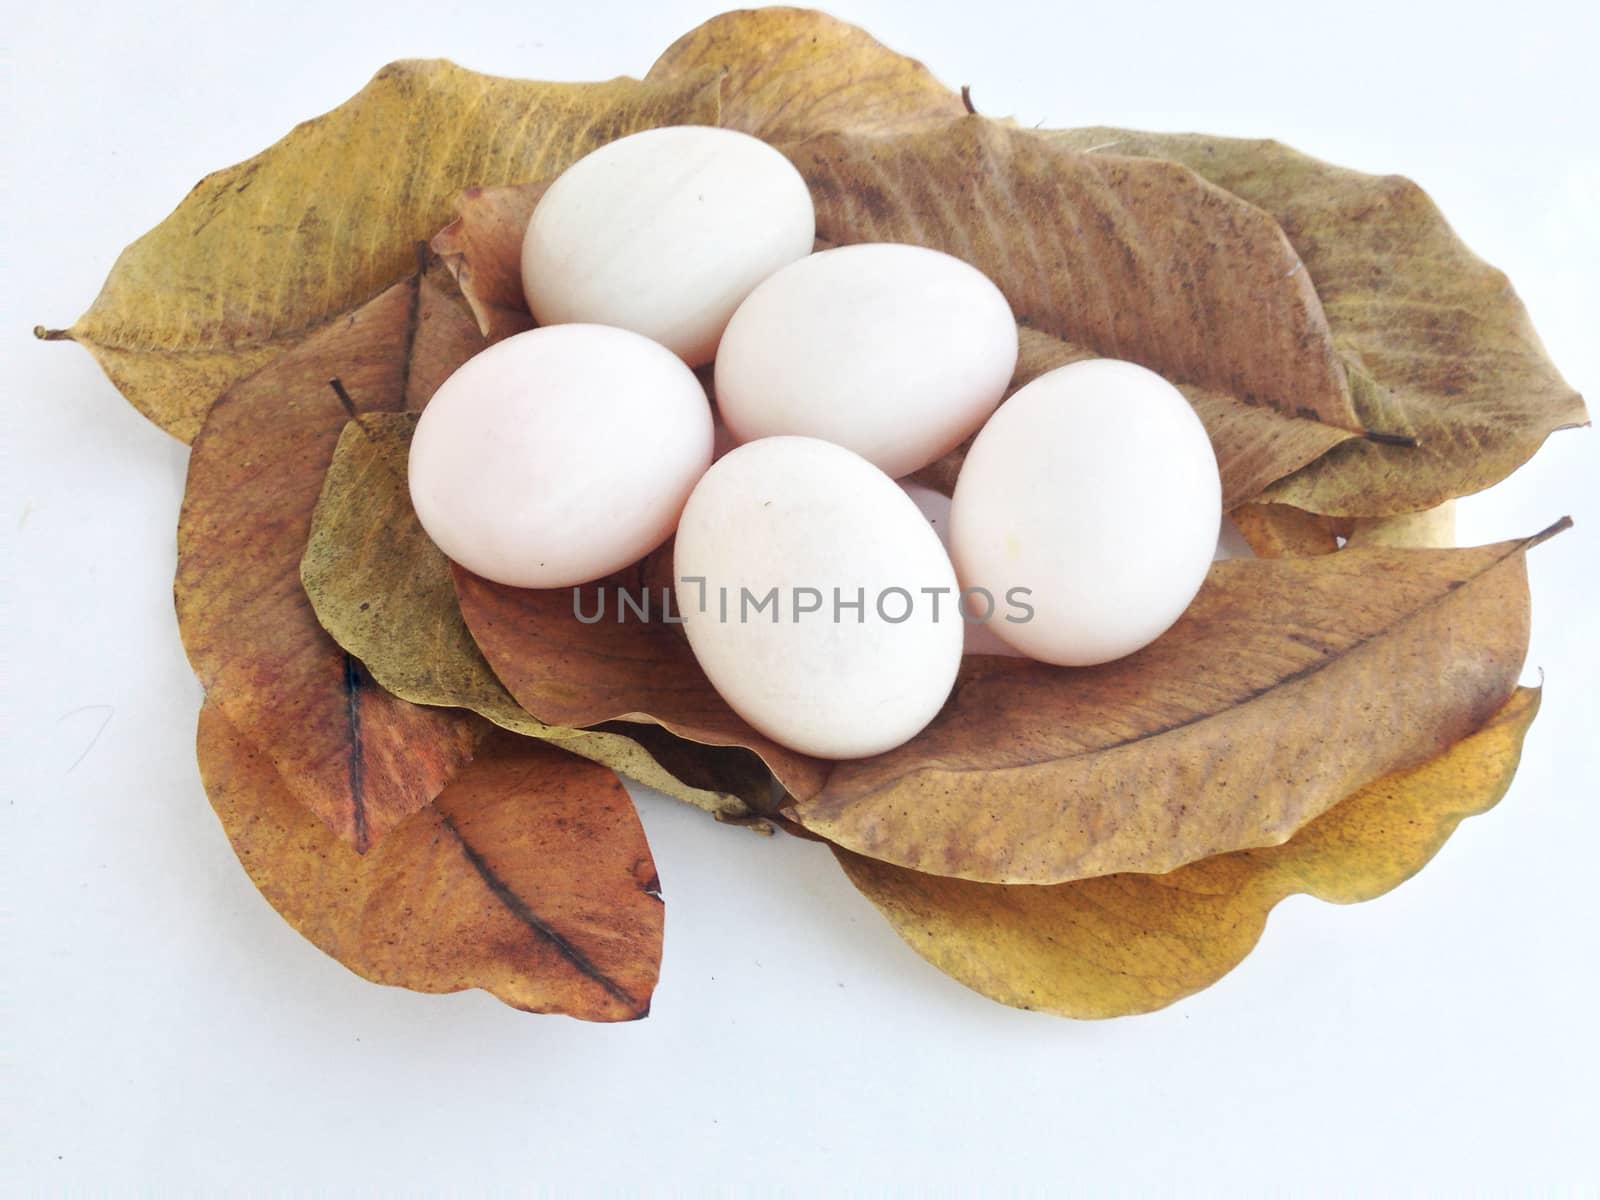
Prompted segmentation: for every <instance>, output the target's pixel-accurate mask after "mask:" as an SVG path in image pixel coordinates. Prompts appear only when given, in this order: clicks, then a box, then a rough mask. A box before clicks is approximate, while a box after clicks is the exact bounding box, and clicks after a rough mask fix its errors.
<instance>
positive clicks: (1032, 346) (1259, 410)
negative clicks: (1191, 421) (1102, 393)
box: [912, 326, 1349, 510]
mask: <svg viewBox="0 0 1600 1200" xmlns="http://www.w3.org/2000/svg"><path fill="white" fill-rule="evenodd" d="M1017 344H1018V351H1019V352H1018V355H1017V369H1016V372H1015V373H1014V374H1013V375H1012V378H1011V383H1010V385H1009V387H1008V388H1007V392H1006V394H1007V396H1008V397H1009V396H1010V394H1011V393H1012V392H1015V391H1016V390H1017V389H1018V388H1020V387H1024V386H1026V385H1027V384H1029V383H1031V382H1033V380H1035V379H1037V378H1038V377H1039V376H1040V375H1043V374H1044V373H1045V372H1046V371H1051V370H1054V369H1055V368H1057V367H1061V366H1066V365H1067V364H1068V363H1073V362H1079V361H1081V360H1083V359H1086V358H1094V357H1097V356H1096V355H1095V353H1094V352H1093V351H1092V350H1088V349H1086V348H1084V347H1082V346H1075V345H1073V344H1072V343H1070V342H1064V341H1062V340H1061V339H1060V338H1057V337H1053V336H1051V335H1050V334H1048V333H1044V332H1043V331H1041V330H1038V329H1030V328H1028V327H1027V326H1023V327H1021V328H1020V329H1019V330H1018V338H1017ZM1178 390H1179V391H1181V392H1182V393H1183V394H1184V396H1185V397H1186V398H1187V399H1188V401H1189V403H1190V404H1191V405H1193V406H1194V410H1195V413H1196V415H1197V416H1199V418H1200V422H1201V424H1203V425H1204V426H1205V427H1206V434H1207V436H1209V437H1210V439H1211V448H1212V450H1213V451H1214V452H1215V453H1216V456H1217V469H1218V471H1219V472H1220V474H1221V476H1222V505H1223V508H1224V510H1227V509H1232V508H1234V507H1235V506H1237V505H1240V504H1243V503H1244V502H1245V501H1247V500H1249V499H1250V498H1252V497H1254V496H1258V495H1260V494H1261V492H1262V490H1263V489H1265V488H1266V487H1267V485H1268V484H1270V483H1272V482H1273V481H1274V480H1277V479H1281V478H1283V477H1284V476H1285V475H1287V474H1289V473H1290V472H1291V471H1294V470H1297V469H1298V468H1300V467H1301V466H1304V465H1305V464H1306V463H1308V462H1310V461H1312V460H1313V459H1314V458H1316V457H1317V456H1319V455H1321V454H1323V453H1324V452H1326V451H1327V449H1328V448H1329V447H1330V446H1334V445H1337V444H1338V443H1339V442H1341V441H1343V440H1344V439H1345V438H1346V437H1347V436H1349V435H1347V434H1345V433H1344V432H1342V431H1341V430H1337V429H1333V428H1331V427H1330V426H1327V425H1324V424H1322V423H1321V422H1319V421H1308V420H1304V419H1302V418H1299V417H1293V416H1286V415H1284V414H1283V413H1280V412H1278V411H1276V410H1275V409H1271V408H1263V407H1260V406H1257V405H1254V404H1244V403H1241V402H1240V401H1238V400H1236V399H1235V398H1234V397H1233V396H1231V395H1229V394H1228V393H1226V392H1219V391H1216V390H1215V389H1212V388H1206V387H1200V386H1197V385H1195V384H1179V385H1178ZM976 436H977V435H976V434H974V435H973V437H976ZM972 442H973V438H968V439H967V440H966V441H965V442H963V443H962V444H961V445H959V446H957V447H956V448H955V449H954V450H952V451H951V452H950V453H949V454H947V455H945V456H944V457H943V458H941V459H939V460H938V461H937V462H934V463H930V464H929V465H928V466H926V467H924V468H923V469H922V470H920V471H918V472H917V473H916V474H915V475H914V476H912V478H914V479H915V480H916V481H917V482H918V483H923V484H926V485H927V486H928V487H931V488H934V489H936V490H938V491H941V492H944V493H945V494H946V495H949V494H951V493H952V492H954V491H955V486H956V477H957V476H958V475H959V474H960V473H961V464H962V463H963V462H965V461H966V457H967V451H968V450H969V449H970V448H971V446H972Z"/></svg>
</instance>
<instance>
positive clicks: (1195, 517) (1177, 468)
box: [950, 359, 1222, 666]
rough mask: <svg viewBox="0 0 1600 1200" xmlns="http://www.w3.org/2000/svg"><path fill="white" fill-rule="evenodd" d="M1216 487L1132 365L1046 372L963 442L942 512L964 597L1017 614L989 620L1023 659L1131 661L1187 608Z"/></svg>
mask: <svg viewBox="0 0 1600 1200" xmlns="http://www.w3.org/2000/svg"><path fill="white" fill-rule="evenodd" d="M1221 517H1222V488H1221V484H1220V481H1219V478H1218V475H1217V462H1216V458H1215V456H1214V454H1213V453H1212V449H1211V442H1210V440H1209V439H1208V438H1207V437H1206V431H1205V429H1204V427H1203V426H1202V425H1201V424H1200V421H1199V418H1197V417H1196V416H1195V414H1194V410H1193V409H1192V408H1191V407H1190V406H1189V402H1188V401H1187V400H1185V399H1184V397H1183V394H1182V393H1181V392H1179V391H1178V389H1177V388H1175V387H1173V386H1172V385H1171V384H1170V383H1168V382H1167V381H1166V380H1164V379H1163V378H1161V376H1159V375H1157V374H1155V373H1154V372H1153V371H1148V370H1146V369H1145V368H1144V367H1141V366H1138V365H1137V364H1135V363H1129V362H1119V361H1116V360H1113V359H1092V360H1089V361H1086V362H1079V363H1073V364H1071V365H1070V366H1065V367H1060V368H1058V369H1057V370H1054V371H1050V372H1048V373H1046V374H1044V375H1041V376H1040V377H1039V378H1038V379H1035V380H1034V381H1033V382H1032V383H1029V384H1028V385H1027V386H1026V387H1023V388H1021V389H1019V390H1018V391H1017V392H1016V393H1015V394H1014V395H1013V396H1012V397H1011V398H1010V399H1009V400H1007V401H1006V402H1005V403H1004V404H1003V405H1001V406H1000V408H999V410H998V411H997V412H996V413H995V414H994V416H993V417H992V418H990V420H989V423H988V424H987V425H985V426H984V428H983V431H982V432H981V433H979V434H978V436H977V438H976V439H975V440H974V441H973V444H972V448H971V450H970V451H969V452H968V454H967V458H966V461H965V463H964V464H963V465H962V468H961V473H960V475H959V476H958V477H957V480H956V488H955V495H954V496H953V498H952V501H951V508H950V550H951V556H952V558H953V559H954V561H955V564H956V571H957V574H958V575H959V576H960V578H961V582H962V584H963V586H965V587H982V588H984V589H985V590H987V591H988V592H990V593H991V594H993V595H994V596H996V597H1005V598H1008V599H1012V600H1016V601H1018V602H1020V603H1021V604H1025V605H1026V606H1028V607H1029V608H1031V610H1032V615H1031V616H1030V617H1029V618H1028V619H1027V620H1022V621H1017V622H1012V621H1007V620H1001V621H996V622H993V623H992V625H991V628H992V629H993V630H994V632H995V633H996V634H997V635H999V636H1000V637H1001V638H1003V639H1004V640H1005V641H1007V642H1009V643H1010V644H1011V645H1013V646H1015V647H1016V648H1017V649H1019V650H1021V651H1022V652H1023V653H1024V654H1026V655H1028V656H1029V657H1030V658H1035V659H1038V660H1040V661H1042V662H1048V663H1058V664H1062V665H1067V666H1086V665H1090V664H1093V663H1102V662H1108V661H1110V660H1111V659H1115V658H1121V657H1122V656H1123V655H1126V654H1132V653H1133V652H1134V651H1135V650H1138V649H1139V648H1140V647H1142V646H1145V645H1147V644H1149V643H1150V642H1152V641H1154V640H1155V639H1156V638H1157V637H1159V636H1160V635H1161V634H1162V633H1163V632H1165V631H1166V630H1167V629H1168V628H1169V627H1170V626H1171V625H1172V623H1173V622H1174V621H1176V620H1177V619H1178V618H1179V616H1181V615H1182V614H1183V610H1184V609H1185V608H1187V607H1188V605H1189V602H1190V601H1191V600H1193V599H1194V595H1195V592H1196V591H1198V590H1199V588H1200V584H1201V582H1202V581H1203V580H1204V579H1205V576H1206V571H1207V569H1208V568H1209V567H1210V565H1211V558H1212V554H1213V553H1214V552H1215V550H1216V547H1217V535H1218V529H1219V527H1220V522H1221Z"/></svg>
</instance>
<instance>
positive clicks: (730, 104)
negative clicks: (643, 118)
mask: <svg viewBox="0 0 1600 1200" xmlns="http://www.w3.org/2000/svg"><path fill="white" fill-rule="evenodd" d="M708 72H711V73H716V74H720V75H721V76H722V124H723V125H725V126H727V127H728V128H730V129H738V130H742V131H743V132H745V133H750V134H754V135H755V136H756V137H759V138H763V139H765V140H766V141H769V142H783V141H792V140H795V139H798V138H803V137H806V136H808V135H810V134H813V133H818V132H821V131H824V130H838V131H848V132H852V133H890V132H896V131H901V130H907V129H925V128H929V127H932V126H936V125H940V124H943V123H944V122H945V121H948V120H949V119H951V118H952V117H959V116H961V115H962V114H963V113H964V112H965V111H966V107H965V105H964V104H963V103H962V100H961V97H960V96H958V95H957V94H956V93H955V92H952V91H951V90H950V89H949V88H947V87H945V86H944V85H943V84H942V83H940V82H939V81H938V80H937V79H935V78H934V77H933V75H932V74H931V73H930V72H929V70H928V68H927V67H925V66H923V65H922V64H921V63H920V62H917V61H916V60H915V59H911V58H906V57H905V56H904V55H901V54H896V53H895V52H894V51H893V50H890V49H889V48H888V47H886V46H884V45H883V44H882V43H881V42H879V41H877V40H876V39H874V38H873V37H872V36H871V35H870V34H868V33H867V32H866V31H865V30H863V29H858V28H857V27H856V26H854V25H847V24H845V22H843V21H839V20H836V19H835V18H833V17H830V16H828V15H827V14H826V13H821V12H817V11H815V10H813V9H805V8H757V9H745V10H742V11H738V12H728V13H723V14H722V15H721V16H717V17H712V18H711V20H709V21H707V22H706V23H705V24H704V25H701V26H700V27H699V28H698V29H695V30H693V31H691V32H689V33H687V34H685V35H684V36H683V37H681V38H679V39H678V40H677V41H676V42H674V43H673V44H672V45H671V46H669V47H668V48H667V50H666V52H665V53H664V54H662V56H661V57H660V58H659V59H657V60H656V63H655V65H654V66H653V67H651V68H650V71H649V73H648V74H647V75H646V76H645V81H646V82H656V83H662V84H666V83H672V82H680V83H687V82H690V81H693V80H696V79H699V78H702V77H703V76H704V75H705V74H706V73H708Z"/></svg>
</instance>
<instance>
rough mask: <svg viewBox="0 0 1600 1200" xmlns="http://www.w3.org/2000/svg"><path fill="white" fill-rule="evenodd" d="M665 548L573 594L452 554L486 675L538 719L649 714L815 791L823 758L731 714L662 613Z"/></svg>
mask: <svg viewBox="0 0 1600 1200" xmlns="http://www.w3.org/2000/svg"><path fill="white" fill-rule="evenodd" d="M671 553H672V548H671V545H670V543H669V544H668V545H667V546H666V547H664V548H663V549H662V550H659V551H657V552H656V553H655V554H653V555H651V556H650V557H649V558H647V559H646V560H645V561H644V562H643V563H639V564H635V565H634V566H633V567H630V568H628V569H627V570H625V571H622V572H620V573H618V574H616V575H613V576H611V577H609V578H607V579H604V580H601V581H600V582H598V583H595V584H587V585H585V586H584V587H583V588H582V589H578V591H577V598H576V599H575V597H574V590H573V589H552V590H535V589H528V588H512V587H506V586H505V585H503V584H498V583H492V582H491V581H489V580H487V579H483V578H481V577H480V576H477V575H474V574H473V573H472V572H470V571H468V570H465V569H464V568H462V567H461V566H459V565H454V564H452V567H453V571H454V575H455V586H456V597H457V599H458V600H459V602H460V605H461V615H462V616H463V617H464V618H465V619H466V622H467V628H468V629H469V630H470V631H471V633H472V637H473V640H474V641H476V642H477V644H478V646H479V647H480V648H481V649H482V651H483V655H484V657H485V658H486V659H488V661H489V666H490V667H491V668H492V669H493V671H494V673H495V675H497V676H498V677H499V678H500V680H501V682H503V683H504V684H505V686H506V688H507V689H508V690H509V691H510V692H511V694H512V696H514V697H515V698H516V701H517V703H518V704H520V705H521V706H522V707H523V708H525V709H527V710H528V711H529V712H531V713H533V714H534V715H535V716H536V717H538V718H539V719H540V720H542V721H547V722H549V723H550V724H552V725H571V726H588V725H599V724H602V723H604V722H608V721H630V722H640V723H652V724H658V725H660V726H662V727H663V728H664V729H666V730H668V731H669V732H671V733H674V734H676V735H677V736H679V737H681V738H687V739H688V740H689V741H691V742H700V743H703V744H705V745H708V746H740V747H744V748H745V749H747V750H751V751H753V752H754V753H755V754H757V755H758V756H759V757H760V758H761V760H762V761H763V762H765V763H766V764H767V766H768V767H770V768H771V769H772V771H773V773H774V774H776V775H777V776H778V778H779V779H780V780H781V781H782V782H783V784H784V785H785V786H786V787H788V788H789V789H790V790H791V791H793V790H795V789H800V790H802V791H806V792H811V791H815V790H816V789H817V788H819V787H820V786H821V783H822V780H823V779H824V778H825V776H826V774H827V769H828V764H827V763H824V762H821V761H820V760H818V759H814V758H809V757H807V756H806V755H803V754H797V753H795V752H794V751H793V750H788V749H785V748H784V747H782V746H779V745H778V744H777V743H776V742H773V741H771V740H769V739H768V738H765V737H763V736H762V735H761V734H759V733H757V732H756V731H755V730H754V729H752V728H750V726H749V725H747V724H746V723H745V722H744V721H743V720H741V719H740V718H739V717H738V716H737V715H735V713H734V712H733V710H732V709H730V708H729V707H728V705H727V703H726V702H725V701H724V700H723V699H722V697H721V696H719V695H717V692H716V689H714V688H713V687H712V686H711V683H710V681H709V680H707V679H706V677H705V674H704V673H703V672H702V671H701V670H700V664H699V663H697V662H695V659H694V653H693V652H692V651H691V650H690V649H689V642H688V639H687V638H685V637H684V636H683V633H682V630H681V629H680V628H679V626H678V625H676V624H672V623H669V622H667V621H663V620H662V619H661V613H662V608H661V605H662V603H663V596H664V595H665V594H666V592H667V591H670V589H671V581H670V564H671ZM619 590H621V591H625V592H626V593H627V594H628V595H629V596H630V597H632V602H633V603H634V604H635V605H637V606H639V607H640V608H643V607H644V606H646V605H648V608H647V609H646V610H645V611H648V613H649V614H650V617H651V619H649V620H644V619H640V618H638V617H637V616H636V615H635V612H634V610H622V611H619V610H620V607H621V606H620V604H619V602H618V599H617V597H618V593H619ZM602 597H603V598H604V603H605V609H604V615H603V617H602V619H600V620H596V621H593V622H591V623H585V622H583V621H579V620H578V619H577V617H576V616H575V615H574V609H575V607H576V606H577V605H581V606H582V609H583V613H584V615H585V616H586V617H592V616H594V615H595V613H596V611H598V609H597V606H598V605H599V604H600V603H601V598H602ZM673 611H675V610H673ZM619 616H625V618H626V619H621V620H619V619H618V617H619Z"/></svg>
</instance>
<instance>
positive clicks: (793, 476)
mask: <svg viewBox="0 0 1600 1200" xmlns="http://www.w3.org/2000/svg"><path fill="white" fill-rule="evenodd" d="M673 554H674V562H673V567H674V575H675V586H676V595H677V607H678V610H679V613H680V614H681V616H682V618H683V621H684V630H685V632H686V633H687V634H688V637H689V644H690V645H691V646H692V647H693V648H694V653H695V657H696V659H698V660H699V663H700V665H701V667H702V668H704V670H705V673H706V676H707V678H709V679H710V680H711V683H712V685H713V686H714V687H715V688H716V689H717V691H718V692H719V693H720V694H721V695H722V698H723V699H724V700H726V701H727V702H728V704H729V706H730V707H732V708H733V710H734V711H735V712H737V713H738V714H739V715H740V716H742V717H743V718H744V719H745V720H746V721H748V722H749V723H750V724H751V725H752V726H754V727H755V728H756V729H758V730H760V731H761V732H762V733H764V734H766V735H767V736H768V737H770V738H772V739H773V740H774V741H777V742H780V743H782V744H783V745H785V746H788V747H790V748H791V749H794V750H798V751H801V752H802V753H805V754H814V755H818V756H820V757H823V758H860V757H864V756H867V755H871V754H879V753H882V752H883V751H885V750H890V749H893V748H894V747H895V746H898V745H899V744H900V743H902V742H904V741H905V740H906V739H908V738H910V737H912V736H913V735H914V734H916V733H917V731H918V730H920V729H921V728H922V727H923V726H924V725H926V724H927V723H928V722H929V721H930V720H932V719H933V717H934V714H936V713H937V712H938V711H939V708H940V706H941V705H943V703H944V701H945V698H946V697H947V696H948V695H949V693H950V688H951V686H952V685H953V684H954V683H955V678H956V671H957V670H958V669H959V667H960V664H961V636H962V622H961V618H960V615H959V614H958V613H957V612H956V609H955V604H956V599H957V592H956V579H955V572H954V570H953V569H952V568H951V566H950V560H949V558H948V556H947V555H946V554H945V551H944V547H943V546H941V545H940V544H939V539H938V537H937V536H936V535H935V534H934V532H933V530H932V529H931V528H930V527H929V525H928V523H927V522H926V521H925V520H924V519H923V517H922V514H921V513H919V512H918V511H917V506H916V505H915V504H913V503H912V502H911V500H910V498H909V497H908V496H907V495H906V494H905V493H904V492H903V491H901V490H900V488H899V487H898V486H897V485H896V484H895V482H894V481H893V480H892V479H890V478H889V477H888V476H887V475H885V474H884V473H883V472H882V471H879V470H878V469H877V468H876V467H874V466H873V465H872V464H871V463H869V462H867V461H866V460H865V459H863V458H861V457H859V456H858V455H856V454H853V453H851V452H850V451H848V450H845V449H843V448H842V447H839V446H835V445H832V444H831V443H828V442H823V441H818V440H816V439H814V438H800V437H778V438H766V439H764V440H762V441H757V442H751V443H749V444H748V445H744V446H741V447H739V448H738V449H737V450H734V451H732V452H731V453H730V454H728V455H726V456H725V457H724V458H721V459H719V460H718V461H717V462H716V463H715V464H714V465H713V466H712V467H711V469H710V470H709V471H707V472H706V474H705V476H704V478H702V479H701V480H700V483H699V484H698V485H697V486H696V487H695V489H694V493H693V495H691V496H690V497H689V503H688V504H687V505H686V506H685V507H684V510H683V518H682V520H681V521H680V522H679V525H678V537H677V541H676V542H675V543H674V551H673Z"/></svg>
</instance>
